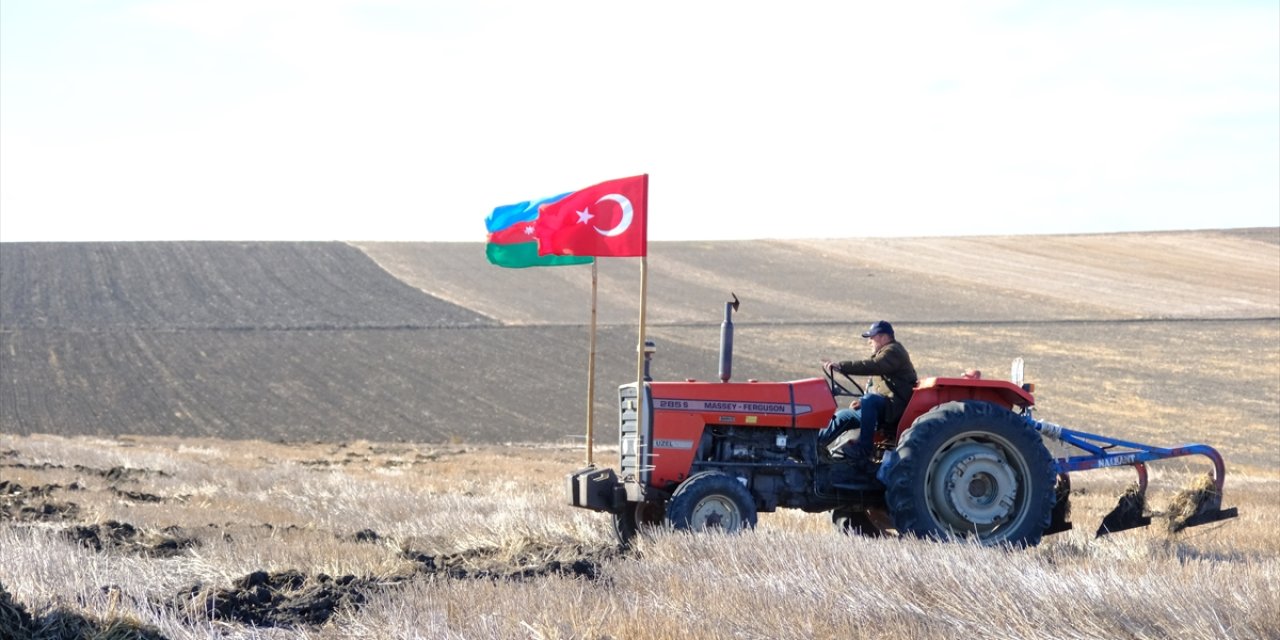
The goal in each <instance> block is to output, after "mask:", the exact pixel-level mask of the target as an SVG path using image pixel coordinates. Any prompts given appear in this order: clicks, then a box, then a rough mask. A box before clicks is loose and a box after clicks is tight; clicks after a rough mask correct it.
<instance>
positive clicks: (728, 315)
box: [720, 291, 738, 382]
mask: <svg viewBox="0 0 1280 640" xmlns="http://www.w3.org/2000/svg"><path fill="white" fill-rule="evenodd" d="M729 295H731V296H733V302H726V303H724V322H722V323H720V382H728V381H729V378H731V377H733V312H734V311H737V310H738V296H737V295H736V294H734V293H733V292H732V291H731V292H729Z"/></svg>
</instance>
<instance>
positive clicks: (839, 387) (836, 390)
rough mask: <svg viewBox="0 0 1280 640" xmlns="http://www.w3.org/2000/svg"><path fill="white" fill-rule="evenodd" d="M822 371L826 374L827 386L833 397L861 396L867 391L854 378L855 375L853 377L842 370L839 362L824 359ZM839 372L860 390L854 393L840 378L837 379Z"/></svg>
mask: <svg viewBox="0 0 1280 640" xmlns="http://www.w3.org/2000/svg"><path fill="white" fill-rule="evenodd" d="M822 373H823V374H825V375H826V378H827V387H828V388H829V389H831V396H832V397H833V398H837V397H840V396H850V397H855V398H860V397H862V396H863V395H864V394H866V391H864V390H863V389H862V385H859V384H858V382H857V381H856V380H854V379H853V377H851V376H850V375H849V374H847V373H845V372H843V371H841V370H840V364H839V363H837V362H832V361H830V360H825V359H824V360H823V361H822ZM837 373H838V374H840V376H841V377H843V378H844V379H845V380H846V381H847V382H848V383H849V384H851V385H853V388H854V389H857V390H858V392H857V393H854V392H852V391H850V390H849V389H848V388H847V387H845V386H844V384H842V383H841V382H840V381H839V380H836V374H837Z"/></svg>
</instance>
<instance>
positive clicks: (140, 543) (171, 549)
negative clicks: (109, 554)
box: [62, 520, 197, 558]
mask: <svg viewBox="0 0 1280 640" xmlns="http://www.w3.org/2000/svg"><path fill="white" fill-rule="evenodd" d="M62 535H63V537H65V538H67V539H68V540H71V541H73V542H76V543H79V544H80V545H81V546H83V547H87V548H89V549H93V550H94V551H106V550H109V549H110V550H119V551H124V552H126V553H132V554H136V555H141V556H146V557H149V558H170V557H173V556H176V555H178V554H180V553H182V552H183V550H185V549H187V548H189V547H193V546H195V545H196V544H197V541H196V539H195V538H192V537H190V536H187V535H186V534H185V533H184V532H183V530H182V529H181V528H180V527H166V528H165V529H162V530H161V531H143V530H140V529H138V528H137V527H135V526H133V525H131V524H129V523H127V522H116V521H115V520H108V521H107V522H104V523H102V524H94V525H76V526H72V527H68V528H66V529H64V530H63V531H62Z"/></svg>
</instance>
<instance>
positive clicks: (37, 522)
mask: <svg viewBox="0 0 1280 640" xmlns="http://www.w3.org/2000/svg"><path fill="white" fill-rule="evenodd" d="M598 453H599V455H600V456H601V457H602V458H604V459H605V460H607V459H609V457H610V455H611V454H612V453H613V452H611V451H607V450H602V451H600V452H598ZM582 454H583V452H582V451H581V450H580V449H570V448H563V447H556V446H551V445H507V446H497V445H467V444H457V445H413V444H386V443H375V442H368V441H349V442H335V443H312V444H279V443H270V442H262V441H230V440H200V439H185V438H129V437H121V438H113V439H100V438H91V437H84V436H78V437H73V438H65V437H61V436H0V465H3V466H0V470H2V473H3V476H4V478H5V483H6V484H4V485H0V504H2V505H3V508H4V513H5V516H4V520H3V521H0V567H3V570H2V571H0V578H2V581H3V584H4V588H5V589H6V590H7V592H8V594H10V595H9V596H8V597H9V598H11V599H12V600H11V602H16V603H17V605H19V606H21V607H23V608H24V609H25V610H26V611H27V612H29V613H30V614H31V615H32V616H33V617H34V618H35V620H36V622H35V623H34V624H33V626H39V624H40V623H41V622H43V623H44V624H50V625H63V626H65V625H67V624H68V622H67V618H68V617H70V618H73V619H74V620H75V621H76V624H81V625H85V624H88V625H93V628H95V629H103V628H105V627H107V626H108V625H109V624H111V623H113V622H114V623H115V624H117V625H118V626H126V625H132V626H133V628H134V629H137V628H139V627H141V628H142V629H144V630H147V631H150V632H152V633H154V634H155V635H153V636H151V637H158V636H163V637H166V638H171V639H178V638H201V639H205V638H221V637H227V636H231V637H263V638H637V639H642V640H643V639H659V638H664V639H665V638H673V639H674V638H762V639H763V638H836V637H885V638H1046V639H1049V638H1151V639H1155V638H1275V637H1280V631H1278V627H1277V625H1276V623H1277V621H1278V620H1280V511H1278V510H1277V509H1276V497H1277V495H1278V494H1280V474H1278V473H1277V472H1276V471H1275V470H1271V471H1265V472H1262V471H1260V472H1250V473H1243V474H1235V475H1232V476H1229V478H1228V485H1227V500H1226V502H1227V504H1229V505H1234V506H1237V507H1238V508H1239V509H1240V512H1241V515H1240V517H1239V518H1237V519H1234V520H1230V521H1227V522H1224V523H1220V524H1213V525H1207V526H1203V527H1198V528H1194V529H1189V530H1186V531H1184V532H1181V533H1179V534H1169V533H1168V532H1167V531H1165V529H1164V528H1163V527H1162V526H1161V524H1160V521H1159V518H1157V522H1156V523H1155V524H1153V525H1152V526H1151V527H1149V528H1147V529H1142V530H1135V531H1128V532H1124V533H1120V534H1114V535H1112V536H1107V537H1103V538H1100V539H1095V538H1094V537H1093V529H1094V527H1096V525H1097V523H1098V522H1100V521H1101V518H1102V515H1103V514H1104V513H1105V512H1106V511H1107V510H1108V509H1110V508H1111V506H1113V504H1114V501H1115V498H1116V497H1117V496H1118V495H1119V494H1120V493H1121V492H1122V491H1123V489H1124V486H1125V484H1127V483H1128V482H1131V481H1132V477H1131V476H1132V474H1131V472H1130V473H1128V474H1126V473H1122V472H1120V471H1106V472H1101V471H1097V472H1091V473H1089V474H1077V476H1076V482H1075V494H1074V495H1073V496H1072V508H1073V521H1074V522H1075V523H1076V524H1077V528H1076V529H1074V530H1072V531H1069V532H1066V533H1062V534H1057V535H1055V536H1051V537H1049V538H1047V539H1046V540H1045V542H1044V543H1042V544H1041V545H1040V546H1039V547H1036V548H1033V549H1029V550H1016V551H1014V550H1005V549H992V548H981V547H976V546H971V545H963V544H946V543H931V542H922V541H917V540H906V539H898V538H894V537H888V538H862V537H856V536H852V537H851V536H847V535H845V534H843V533H840V532H837V531H836V530H835V528H834V527H833V526H832V525H831V523H830V520H829V518H828V517H827V515H825V514H803V513H799V512H781V511H780V512H777V513H773V514H763V515H762V516H761V520H760V524H759V526H758V527H757V528H756V529H755V530H753V531H750V532H747V533H745V534H742V535H738V536H724V535H710V534H706V535H687V534H680V533H674V532H657V533H655V534H654V535H652V536H648V537H643V538H641V539H640V541H639V543H638V544H637V545H636V546H635V547H634V548H633V549H632V550H630V551H629V552H627V553H621V552H619V551H618V550H617V549H616V548H615V546H614V544H613V538H612V533H611V530H610V528H609V524H608V518H607V517H606V516H604V515H602V514H597V513H592V512H586V511H581V510H577V509H574V508H573V507H569V506H567V505H566V504H565V502H564V499H563V495H562V487H561V478H562V477H563V474H564V472H565V470H566V469H572V468H575V467H576V466H578V465H580V464H581V461H582ZM1166 466H1167V465H1156V471H1155V472H1154V473H1153V479H1152V484H1153V488H1152V496H1151V498H1152V506H1153V507H1155V508H1156V509H1157V510H1159V509H1163V508H1164V506H1165V505H1166V504H1167V502H1168V501H1169V500H1170V499H1171V496H1172V494H1173V492H1174V490H1176V489H1179V488H1181V487H1182V486H1183V485H1185V484H1186V483H1187V482H1188V481H1189V480H1190V479H1191V474H1190V473H1188V472H1187V471H1186V470H1184V469H1183V468H1181V466H1180V465H1172V466H1171V467H1170V468H1168V469H1166V468H1165V467H1166ZM1157 487H1163V489H1159V488H1157ZM0 597H6V596H0ZM10 606H13V605H12V604H11V605H10ZM3 615H4V613H3V611H2V610H0V616H3ZM11 620H12V619H11ZM10 624H12V622H10ZM117 637H127V636H117Z"/></svg>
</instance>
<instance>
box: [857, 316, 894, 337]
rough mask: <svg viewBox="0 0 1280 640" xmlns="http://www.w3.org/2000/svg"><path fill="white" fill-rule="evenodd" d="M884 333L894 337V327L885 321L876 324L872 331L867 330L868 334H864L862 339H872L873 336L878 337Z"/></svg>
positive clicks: (872, 326)
mask: <svg viewBox="0 0 1280 640" xmlns="http://www.w3.org/2000/svg"><path fill="white" fill-rule="evenodd" d="M882 333H887V334H889V335H893V325H891V324H889V323H888V322H885V321H884V320H877V321H876V323H875V324H873V325H871V328H870V329H867V332H866V333H864V334H862V337H864V338H870V337H871V336H878V335H880V334H882Z"/></svg>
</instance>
